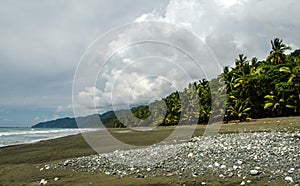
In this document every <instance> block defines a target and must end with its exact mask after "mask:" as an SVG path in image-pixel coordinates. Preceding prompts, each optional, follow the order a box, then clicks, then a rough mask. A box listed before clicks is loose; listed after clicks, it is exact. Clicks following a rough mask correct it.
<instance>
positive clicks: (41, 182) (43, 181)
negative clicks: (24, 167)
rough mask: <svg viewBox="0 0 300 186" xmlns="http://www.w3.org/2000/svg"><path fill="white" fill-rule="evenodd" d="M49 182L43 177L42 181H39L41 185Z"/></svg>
mask: <svg viewBox="0 0 300 186" xmlns="http://www.w3.org/2000/svg"><path fill="white" fill-rule="evenodd" d="M47 183H48V181H47V180H45V179H41V181H40V182H39V184H40V185H46V184H47Z"/></svg>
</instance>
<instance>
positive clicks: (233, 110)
mask: <svg viewBox="0 0 300 186" xmlns="http://www.w3.org/2000/svg"><path fill="white" fill-rule="evenodd" d="M229 99H230V100H231V101H232V102H231V103H227V104H228V108H227V114H226V115H227V117H229V116H232V117H238V118H239V120H240V121H241V122H242V121H244V120H245V119H246V117H247V116H248V112H249V111H250V110H251V107H250V103H249V98H247V99H245V100H242V99H240V98H236V97H235V96H229Z"/></svg>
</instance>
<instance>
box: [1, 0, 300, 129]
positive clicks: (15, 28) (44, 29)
mask: <svg viewBox="0 0 300 186" xmlns="http://www.w3.org/2000/svg"><path fill="white" fill-rule="evenodd" d="M0 5H1V6H0V25H1V29H0V65H1V67H0V87H1V89H0V90H1V91H0V127H1V126H31V125H33V124H36V123H38V122H41V121H46V120H51V119H56V118H59V117H66V116H71V117H72V116H74V115H73V110H72V107H73V105H72V83H73V78H74V74H75V70H76V67H77V65H78V62H79V60H80V58H81V56H82V55H83V54H84V52H85V50H86V49H87V48H88V46H89V45H90V44H91V43H92V42H93V41H94V40H95V39H96V38H98V37H99V36H100V35H102V34H103V33H105V32H107V31H109V30H111V29H113V28H115V27H118V26H120V25H124V24H127V23H131V22H135V21H149V20H151V21H164V22H168V23H175V24H178V25H181V26H184V27H186V28H187V29H189V30H191V31H193V32H195V33H196V34H198V35H199V37H200V38H202V40H203V42H204V43H205V44H207V45H208V46H209V47H210V48H211V49H212V50H213V53H214V55H215V56H216V58H217V59H218V61H219V63H220V65H221V66H225V65H232V64H233V62H234V58H235V57H236V56H237V55H238V54H239V53H245V54H246V55H247V56H248V57H249V58H251V57H253V56H258V57H259V58H260V59H263V58H265V57H266V56H265V55H266V54H268V52H269V51H270V40H271V39H274V37H280V38H282V39H284V42H285V43H286V44H288V45H290V46H291V47H292V48H293V49H297V48H299V46H300V36H299V31H300V30H299V27H300V25H299V21H298V18H299V16H300V15H299V14H300V13H299V11H298V10H299V8H300V3H299V1H298V0H287V1H279V0H275V1H274V0H264V1H260V0H227V1H225V0H209V1H208V0H186V1H180V0H151V1H148V0H124V1H117V0H100V1H96V0H90V1H84V0H81V1H64V0H52V1H37V0H28V1H17V0H2V1H1V2H0ZM287 12H288V13H287ZM130 37H131V38H130ZM133 37H134V35H131V36H128V38H127V37H126V38H125V39H126V40H130V39H132V38H133ZM149 50H155V48H153V47H152V49H151V48H150V49H149ZM131 52H133V53H134V52H135V51H134V50H132V51H131ZM128 61H130V59H128V58H126V60H125V59H123V62H124V64H125V63H127V62H128ZM144 65H146V64H144ZM116 66H117V65H116ZM145 68H147V67H145V66H144V67H140V68H138V69H136V68H132V69H131V71H129V72H128V74H126V77H127V78H136V79H139V77H140V76H142V75H144V74H143V73H142V72H140V70H142V69H145ZM134 69H135V71H134ZM116 70H117V68H113V66H112V67H111V68H110V69H109V71H107V72H106V73H105V78H104V80H103V81H104V82H100V84H101V83H102V87H84V90H85V91H83V92H81V94H80V96H81V97H80V98H81V99H82V100H87V103H86V105H88V104H89V103H90V102H89V101H88V100H89V99H90V97H91V92H93V93H96V98H97V99H99V100H103V99H108V98H107V97H109V95H111V92H110V91H111V89H110V88H109V87H111V82H109V79H114V76H115V75H116ZM162 70H163V69H162ZM188 73H189V74H192V73H193V71H192V69H191V70H190V71H189V70H188ZM171 75H172V74H170V75H169V76H167V77H168V79H169V80H170V79H172V80H174V82H178V81H179V79H178V78H177V77H176V73H173V75H174V77H172V76H171ZM125 79H126V78H125ZM154 85H159V86H154ZM182 86H183V84H182ZM149 87H150V88H149ZM157 87H161V89H163V88H164V87H166V85H165V84H164V83H162V82H160V81H158V80H153V81H152V80H149V79H144V80H143V81H140V83H139V84H137V91H136V94H135V93H134V94H133V96H132V100H134V101H135V104H139V103H144V102H145V100H144V99H142V98H140V97H138V96H137V97H134V95H139V96H140V94H138V93H140V92H141V91H142V90H147V91H148V92H153V91H154V89H157ZM123 89H126V88H124V87H123V88H122V87H119V89H118V92H119V94H120V95H123V94H122V91H123ZM172 90H174V89H171V88H166V89H165V90H162V91H156V92H155V93H156V95H152V94H151V96H152V97H157V98H159V97H161V96H164V95H165V94H166V93H167V92H168V91H172ZM75 96H76V95H75ZM78 96H79V95H78ZM121 98H122V97H121ZM93 99H95V98H93ZM97 99H96V100H97ZM106 101H107V100H106ZM117 101H119V102H120V104H122V99H121V100H117ZM108 102H109V101H108ZM82 105H85V104H82ZM108 105H109V104H108ZM104 106H105V105H104ZM101 111H102V112H103V111H105V110H101Z"/></svg>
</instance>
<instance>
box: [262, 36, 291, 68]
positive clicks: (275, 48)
mask: <svg viewBox="0 0 300 186" xmlns="http://www.w3.org/2000/svg"><path fill="white" fill-rule="evenodd" d="M271 45H272V51H271V52H270V55H269V56H268V57H267V61H270V62H272V63H273V64H275V65H277V64H284V63H285V54H284V53H285V51H287V50H291V49H292V48H291V47H289V46H287V45H285V44H284V43H283V42H282V39H279V38H275V39H274V41H271Z"/></svg>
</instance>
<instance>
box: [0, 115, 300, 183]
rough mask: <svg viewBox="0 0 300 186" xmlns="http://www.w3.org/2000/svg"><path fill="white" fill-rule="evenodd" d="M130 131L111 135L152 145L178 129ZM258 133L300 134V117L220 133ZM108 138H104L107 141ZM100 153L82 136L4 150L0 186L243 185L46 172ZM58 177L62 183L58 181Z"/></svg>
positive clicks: (209, 179) (202, 128)
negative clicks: (56, 165) (42, 184)
mask: <svg viewBox="0 0 300 186" xmlns="http://www.w3.org/2000/svg"><path fill="white" fill-rule="evenodd" d="M120 130H121V131H122V130H123V131H125V130H128V129H110V131H111V133H112V134H113V135H114V136H115V137H116V138H117V139H120V140H122V141H124V142H126V143H129V144H134V145H149V144H153V143H156V142H157V141H159V140H161V139H164V138H165V137H167V136H168V135H169V134H170V133H171V132H172V131H173V130H174V127H159V128H157V130H154V131H148V132H130V133H118V131H120ZM204 131H205V126H203V125H199V126H197V129H196V130H195V133H194V136H199V135H201V134H203V132H204ZM254 131H282V132H294V131H300V117H288V118H271V119H261V120H257V121H254V122H246V123H238V124H235V123H231V124H224V125H222V127H221V129H220V131H219V132H220V133H228V132H254ZM106 139H107V138H106V137H105V135H104V136H102V137H101V140H103V141H105V140H106ZM115 148H118V147H115V146H114V147H113V146H109V145H108V146H106V147H105V148H102V151H103V152H109V151H112V150H115ZM95 153H96V152H95V151H94V150H93V149H92V148H91V147H90V146H89V145H88V144H87V143H86V142H85V140H84V139H83V137H82V136H81V135H74V136H68V137H63V138H58V139H53V140H48V141H42V142H38V143H34V144H24V145H16V146H10V147H3V148H0V185H1V186H2V185H3V186H4V185H38V183H39V181H40V180H41V179H46V180H48V183H47V185H183V184H185V185H199V184H200V183H201V182H203V181H205V182H206V183H207V185H240V183H241V181H243V180H242V178H229V179H227V180H226V179H225V180H224V179H221V178H218V177H215V176H211V175H206V176H205V177H198V178H195V179H194V180H193V179H184V178H182V179H179V178H177V177H176V176H173V177H165V176H161V177H147V178H135V177H134V176H125V177H123V178H119V176H109V175H105V174H95V175H92V174H91V173H87V172H74V171H72V170H43V171H40V168H42V167H44V166H45V165H46V164H50V163H54V162H57V161H60V160H63V159H67V158H72V157H80V156H85V155H91V154H95ZM55 177H58V178H59V180H58V181H54V178H55ZM251 185H286V183H284V182H283V181H275V182H274V181H272V182H270V183H268V180H267V179H261V180H252V183H251Z"/></svg>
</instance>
